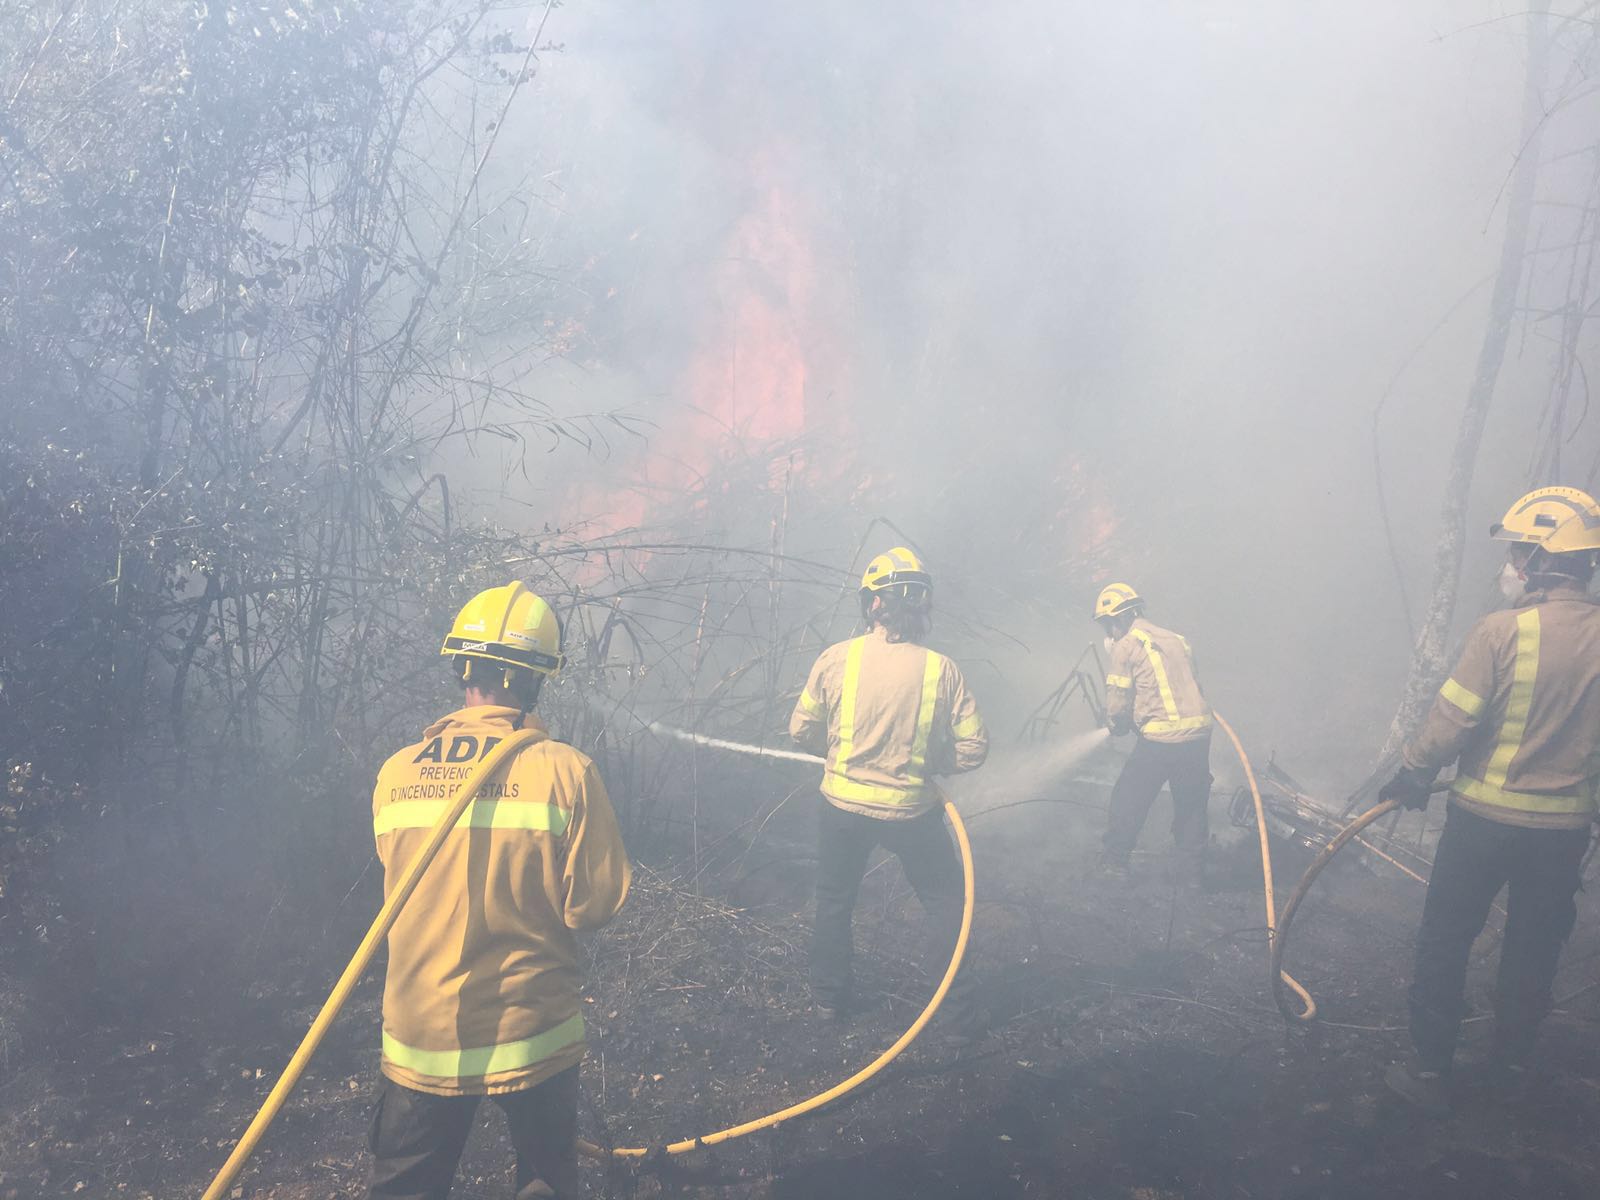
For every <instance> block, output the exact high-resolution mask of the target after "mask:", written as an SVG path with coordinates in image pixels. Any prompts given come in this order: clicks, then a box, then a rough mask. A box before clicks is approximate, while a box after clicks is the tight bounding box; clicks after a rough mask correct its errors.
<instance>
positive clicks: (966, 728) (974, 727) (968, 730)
mask: <svg viewBox="0 0 1600 1200" xmlns="http://www.w3.org/2000/svg"><path fill="white" fill-rule="evenodd" d="M950 732H951V733H953V734H955V735H956V737H958V738H969V737H977V736H978V735H979V734H980V733H982V732H983V716H982V714H980V713H973V714H972V715H971V716H970V717H967V718H966V719H965V720H961V721H957V722H956V723H955V724H954V725H953V726H951V728H950Z"/></svg>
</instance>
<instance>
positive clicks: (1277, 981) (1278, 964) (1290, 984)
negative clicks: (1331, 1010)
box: [1212, 710, 1343, 1021]
mask: <svg viewBox="0 0 1600 1200" xmlns="http://www.w3.org/2000/svg"><path fill="white" fill-rule="evenodd" d="M1212 715H1213V716H1214V717H1216V719H1217V724H1218V725H1220V726H1222V732H1223V733H1225V734H1227V735H1228V740H1229V741H1231V742H1232V743H1233V748H1234V750H1235V751H1237V753H1238V755H1239V762H1240V763H1241V764H1243V766H1244V777H1245V781H1246V782H1247V783H1249V785H1250V796H1251V798H1252V799H1253V800H1254V801H1255V805H1256V830H1257V832H1259V833H1260V835H1261V881H1262V885H1263V890H1264V892H1265V893H1266V900H1267V951H1268V962H1269V967H1268V969H1269V971H1270V972H1271V982H1272V996H1273V999H1274V1000H1276V1001H1277V1002H1278V1008H1279V1009H1280V1010H1282V1012H1283V1015H1284V1016H1285V1017H1288V1018H1290V1019H1291V1020H1295V1021H1311V1020H1315V1019H1316V1015H1317V1002H1316V1001H1315V1000H1313V999H1312V998H1311V993H1310V992H1308V991H1306V989H1305V988H1303V987H1301V986H1300V984H1299V982H1298V981H1297V980H1296V979H1295V978H1294V977H1293V976H1292V975H1290V974H1289V973H1288V972H1287V971H1285V970H1284V969H1283V967H1282V963H1283V931H1284V930H1285V929H1286V928H1288V925H1289V916H1288V914H1289V913H1290V911H1292V909H1293V907H1294V905H1295V904H1296V903H1297V902H1298V900H1299V892H1298V891H1297V892H1296V894H1295V897H1294V898H1293V899H1291V900H1290V902H1289V908H1286V909H1285V910H1284V918H1283V924H1282V926H1280V925H1279V924H1278V917H1277V913H1276V908H1277V903H1276V900H1275V898H1274V896H1273V890H1272V847H1271V845H1270V844H1269V843H1268V841H1267V814H1266V812H1265V810H1264V808H1263V806H1262V803H1261V789H1260V788H1259V787H1257V786H1256V773H1255V769H1254V768H1253V767H1251V765H1250V756H1249V755H1247V754H1246V753H1245V752H1244V745H1243V743H1241V742H1240V741H1239V736H1238V734H1236V733H1234V732H1233V726H1232V725H1229V724H1228V722H1227V721H1226V720H1224V719H1223V716H1222V714H1221V713H1219V712H1216V711H1215V710H1213V712H1212ZM1341 836H1343V835H1341ZM1305 886H1306V882H1305V880H1302V881H1301V888H1302V889H1303V888H1304V887H1305ZM1285 989H1291V990H1293V992H1294V993H1295V995H1297V996H1299V997H1300V1004H1301V1006H1302V1007H1301V1011H1300V1012H1298V1013H1295V1012H1292V1011H1291V1010H1290V1007H1289V1001H1288V998H1287V996H1286V995H1285V994H1284V992H1285Z"/></svg>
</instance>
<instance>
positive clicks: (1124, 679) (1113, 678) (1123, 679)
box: [1106, 675, 1133, 688]
mask: <svg viewBox="0 0 1600 1200" xmlns="http://www.w3.org/2000/svg"><path fill="white" fill-rule="evenodd" d="M1106 686H1107V687H1116V688H1131V687H1133V676H1131V675H1107V676H1106Z"/></svg>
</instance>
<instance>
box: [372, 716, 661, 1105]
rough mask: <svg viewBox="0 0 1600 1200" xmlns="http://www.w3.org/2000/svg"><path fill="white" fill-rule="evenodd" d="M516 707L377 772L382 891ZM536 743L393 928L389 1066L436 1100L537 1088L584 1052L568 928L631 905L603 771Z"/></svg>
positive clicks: (443, 854) (393, 1075)
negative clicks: (382, 875) (627, 900)
mask: <svg viewBox="0 0 1600 1200" xmlns="http://www.w3.org/2000/svg"><path fill="white" fill-rule="evenodd" d="M519 716H520V714H519V713H518V712H517V710H516V709H514V708H498V707H481V708H465V709H462V710H460V711H459V712H454V713H451V714H450V715H449V716H448V717H445V718H444V719H443V720H442V721H438V722H436V723H435V724H433V725H430V726H429V727H428V728H427V729H426V730H425V731H424V732H423V735H422V741H420V742H418V743H416V744H415V745H412V746H407V747H406V748H405V749H404V750H402V751H400V753H398V754H396V755H394V756H393V757H392V758H390V759H389V761H388V762H386V763H385V764H384V765H383V769H382V771H380V772H379V774H378V782H377V786H376V788H375V789H374V790H373V795H372V827H373V834H374V836H375V838H376V839H377V845H378V857H379V858H380V859H381V860H382V862H383V866H384V892H385V894H387V893H388V890H389V888H390V887H392V886H393V884H394V882H395V880H396V879H397V878H398V876H399V875H400V873H401V872H402V871H403V870H404V869H405V867H406V864H407V863H409V862H410V861H411V857H412V856H413V855H414V854H415V853H416V851H417V848H418V847H419V846H420V845H421V844H422V843H423V842H424V841H425V840H426V839H427V836H428V831H429V830H430V829H432V828H433V824H434V822H435V821H437V820H438V819H439V816H440V815H441V813H442V812H443V811H444V809H445V806H446V804H447V802H448V800H449V799H450V797H451V795H452V794H453V793H454V792H455V791H456V789H458V788H459V787H460V786H461V785H462V783H463V782H464V781H465V780H466V779H467V777H468V776H469V775H470V774H471V773H472V770H473V768H474V767H475V766H476V764H477V761H478V759H479V758H481V757H482V756H483V755H484V754H487V753H488V752H489V750H490V749H491V748H492V747H493V746H494V745H495V744H496V743H497V742H499V741H501V740H502V739H503V738H505V737H506V736H507V735H508V734H510V733H511V732H512V731H513V730H514V729H516V728H517V725H516V721H517V719H518V717H519ZM522 728H525V729H529V730H532V731H534V732H535V733H537V734H538V735H539V740H538V741H536V742H534V743H533V744H532V745H529V746H527V747H524V748H523V749H522V750H520V751H518V752H517V753H516V755H515V756H514V757H513V758H512V759H511V760H510V761H509V762H507V763H506V764H505V765H504V766H502V767H501V768H500V769H499V770H498V771H497V772H496V773H495V775H494V777H493V778H491V780H490V781H489V782H488V783H487V784H485V786H484V789H483V790H482V791H481V792H479V793H478V798H477V799H475V800H474V801H473V802H472V803H471V804H470V805H468V806H467V810H466V812H465V813H463V814H462V817H461V819H460V820H459V821H458V822H457V823H456V826H455V828H454V829H453V830H452V831H451V832H450V834H449V835H448V836H447V837H446V838H445V841H444V845H443V846H442V847H441V848H440V850H439V855H438V857H437V858H435V859H434V861H433V863H432V865H431V866H429V867H428V869H427V871H426V872H424V873H423V876H422V879H421V881H420V882H419V883H418V885H417V890H416V891H415V892H414V893H413V894H412V896H411V899H410V900H409V901H407V903H406V906H405V908H404V909H402V910H401V912H400V918H399V920H397V921H396V922H395V925H394V928H393V930H391V931H390V933H389V968H388V976H387V979H386V981H385V985H384V992H383V1072H384V1074H385V1075H387V1076H388V1077H389V1078H390V1079H393V1080H394V1081H395V1082H396V1083H400V1084H403V1085H404V1086H406V1087H409V1088H414V1089H416V1090H417V1091H421V1092H431V1093H433V1094H434V1095H439V1096H459V1095H490V1094H495V1093H500V1092H516V1091H522V1090H524V1089H526V1088H530V1087H533V1086H534V1085H535V1084H538V1083H540V1082H542V1081H544V1080H545V1079H548V1078H550V1077H551V1076H552V1075H555V1074H557V1073H558V1072H560V1071H563V1070H565V1069H566V1068H567V1067H570V1066H572V1065H573V1064H574V1063H576V1062H578V1061H579V1060H581V1059H582V1058H583V1018H582V1017H581V1016H579V1013H578V1004H579V989H580V987H581V983H582V980H581V972H580V967H579V958H578V946H577V941H576V938H575V937H574V931H575V930H580V929H593V928H596V927H597V926H600V925H604V924H605V923H606V922H607V921H609V920H610V919H611V918H612V917H613V916H615V915H616V913H617V910H618V909H620V908H621V907H622V901H623V898H624V897H625V896H626V895H627V892H628V882H629V878H630V873H629V867H628V858H627V853H626V852H625V851H624V849H623V845H622V836H621V834H620V832H619V831H618V829H617V821H616V817H615V815H614V814H613V813H612V811H611V801H610V800H609V799H608V798H607V796H606V790H605V785H604V784H602V783H601V781H600V775H599V772H597V771H596V770H595V766H594V764H593V763H592V762H590V761H589V759H588V758H587V757H585V756H584V755H583V754H581V753H579V752H578V751H577V750H575V749H573V748H572V747H571V746H568V745H566V744H565V743H562V742H556V741H552V740H551V739H550V736H549V734H548V733H546V731H545V728H544V726H543V725H542V724H540V723H539V722H538V721H537V720H536V719H535V718H533V717H527V718H525V719H524V720H523V722H522Z"/></svg>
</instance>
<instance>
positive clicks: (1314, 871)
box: [1272, 785, 1448, 1022]
mask: <svg viewBox="0 0 1600 1200" xmlns="http://www.w3.org/2000/svg"><path fill="white" fill-rule="evenodd" d="M1446 786H1448V785H1446ZM1399 803H1400V801H1398V800H1382V801H1379V802H1378V803H1377V804H1374V805H1373V806H1372V807H1371V808H1369V809H1367V811H1366V812H1364V813H1362V814H1361V815H1360V816H1359V817H1357V818H1356V819H1355V820H1354V821H1351V822H1350V824H1348V825H1346V826H1345V827H1344V829H1342V830H1341V831H1340V832H1339V836H1337V837H1336V838H1334V839H1333V841H1331V842H1329V843H1328V844H1327V845H1326V846H1324V847H1323V849H1322V853H1321V854H1319V855H1317V857H1316V859H1315V860H1314V861H1313V862H1312V864H1311V865H1310V866H1309V867H1307V868H1306V873H1305V874H1304V875H1302V876H1301V877H1300V882H1299V883H1298V884H1296V885H1295V889H1294V893H1293V894H1292V895H1291V896H1290V897H1289V903H1288V904H1285V905H1284V906H1283V924H1282V925H1281V926H1279V928H1278V936H1277V938H1276V939H1275V940H1274V941H1273V943H1272V975H1273V979H1274V980H1276V979H1277V977H1278V974H1279V970H1280V964H1281V963H1282V962H1283V952H1284V948H1285V946H1286V945H1287V944H1288V938H1289V926H1290V924H1291V923H1292V922H1293V921H1294V914H1295V912H1296V910H1298V909H1299V907H1300V901H1302V900H1304V899H1305V897H1306V893H1307V892H1309V891H1310V890H1311V885H1312V884H1313V883H1314V882H1315V881H1316V878H1317V876H1318V875H1320V874H1322V868H1323V867H1325V866H1327V865H1328V864H1329V863H1330V862H1332V861H1333V856H1334V855H1335V854H1337V853H1339V851H1340V850H1342V849H1344V847H1345V845H1346V844H1347V843H1349V841H1350V840H1351V839H1352V838H1354V837H1355V836H1356V835H1357V834H1359V833H1360V832H1361V831H1362V830H1363V829H1365V828H1366V827H1367V826H1368V825H1371V824H1372V823H1373V822H1374V821H1377V820H1379V819H1381V818H1383V817H1386V816H1388V815H1389V814H1390V813H1392V812H1393V811H1394V810H1395V808H1396V807H1397V806H1398V805H1399ZM1284 978H1285V979H1287V978H1289V977H1288V976H1287V975H1285V976H1284ZM1272 998H1273V999H1274V1000H1276V1001H1277V1002H1278V1011H1279V1012H1281V1013H1282V1014H1283V1015H1284V1018H1285V1019H1286V1020H1290V1021H1302V1022H1304V1021H1310V1020H1311V1019H1312V1018H1313V1017H1314V1016H1315V1015H1316V1014H1315V1012H1310V1013H1298V1014H1297V1013H1295V1012H1294V1011H1293V1010H1292V1009H1291V1007H1290V1005H1289V999H1288V997H1287V996H1285V995H1284V994H1283V989H1282V988H1280V987H1274V988H1273V989H1272Z"/></svg>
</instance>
